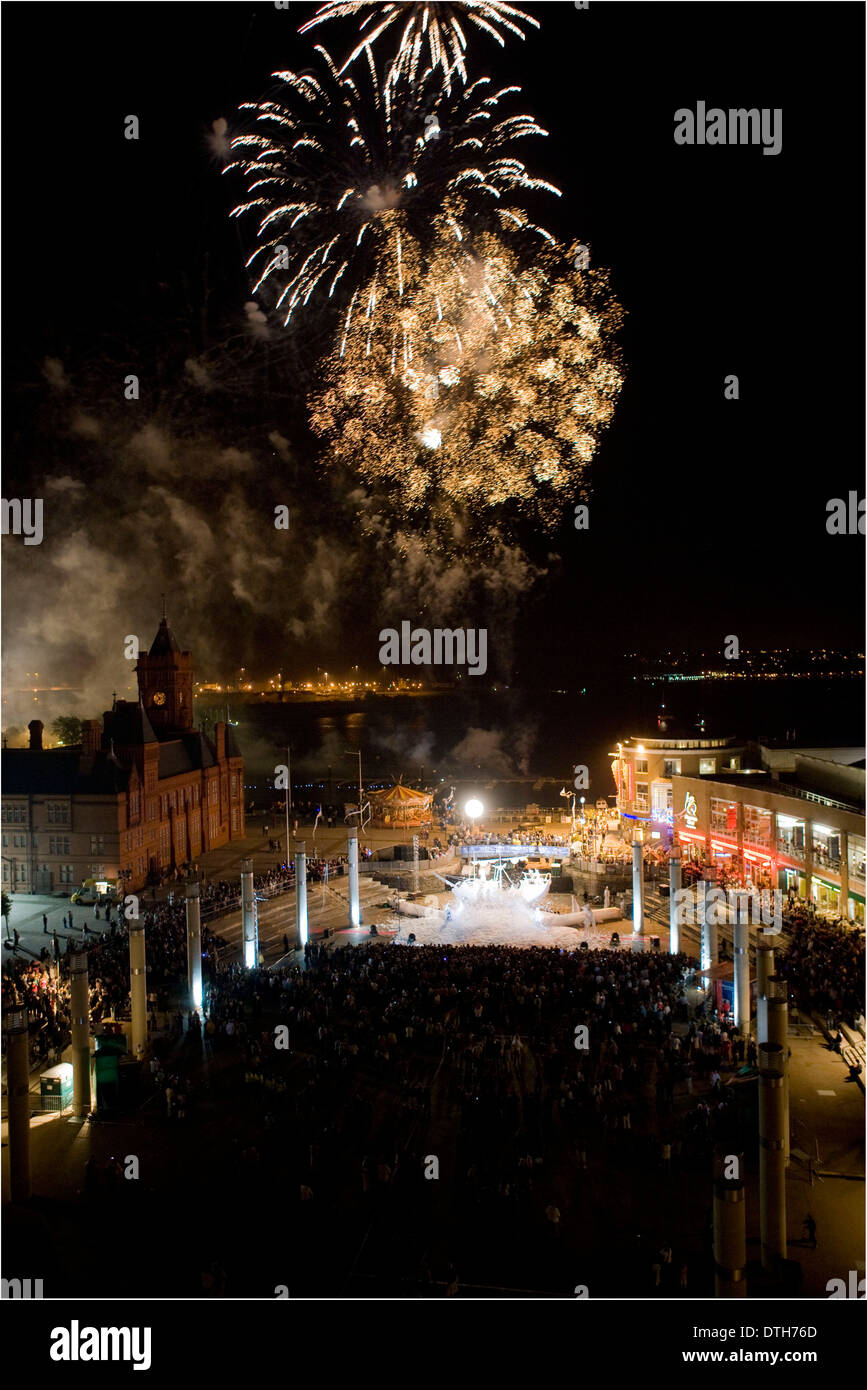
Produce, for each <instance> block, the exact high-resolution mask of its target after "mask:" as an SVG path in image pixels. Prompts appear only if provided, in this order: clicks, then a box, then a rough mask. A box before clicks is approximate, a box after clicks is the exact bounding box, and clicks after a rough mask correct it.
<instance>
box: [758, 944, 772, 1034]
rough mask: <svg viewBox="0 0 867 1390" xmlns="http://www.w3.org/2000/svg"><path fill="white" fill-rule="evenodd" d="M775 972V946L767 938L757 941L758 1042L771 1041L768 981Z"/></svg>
mask: <svg viewBox="0 0 867 1390" xmlns="http://www.w3.org/2000/svg"><path fill="white" fill-rule="evenodd" d="M773 973H774V948H773V946H771V945H770V944H769V943H768V941H767V938H764V939H763V937H762V933H761V932H759V939H758V941H757V942H756V1042H760V1043H763V1042H769V1041H770V1039H769V1038H768V981H769V980H770V978H771V976H772V975H773Z"/></svg>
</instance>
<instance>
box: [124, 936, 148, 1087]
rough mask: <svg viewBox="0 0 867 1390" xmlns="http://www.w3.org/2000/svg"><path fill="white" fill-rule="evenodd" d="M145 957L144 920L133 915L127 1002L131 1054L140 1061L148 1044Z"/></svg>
mask: <svg viewBox="0 0 867 1390" xmlns="http://www.w3.org/2000/svg"><path fill="white" fill-rule="evenodd" d="M147 978H148V977H147V958H146V951H145V929H144V922H143V921H142V919H141V918H140V917H133V918H131V920H130V924H129V1002H130V1012H131V1014H132V1030H131V1031H132V1039H131V1041H132V1055H133V1057H135V1058H136V1060H137V1061H139V1062H140V1061H141V1060H142V1058H143V1057H144V1055H145V1052H146V1051H147V1045H148V989H147Z"/></svg>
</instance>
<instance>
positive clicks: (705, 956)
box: [695, 878, 720, 989]
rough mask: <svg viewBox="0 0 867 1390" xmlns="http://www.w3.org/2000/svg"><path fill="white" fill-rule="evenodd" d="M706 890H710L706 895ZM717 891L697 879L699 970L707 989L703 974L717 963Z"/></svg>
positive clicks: (703, 880) (705, 976)
mask: <svg viewBox="0 0 867 1390" xmlns="http://www.w3.org/2000/svg"><path fill="white" fill-rule="evenodd" d="M708 888H710V889H711V891H710V893H708ZM719 891H720V890H719V889H716V888H714V887H713V885H711V884H708V883H707V882H706V881H705V879H703V878H702V879H699V881H698V883H697V884H696V885H695V895H696V912H697V916H698V920H699V924H700V926H701V969H702V972H703V973H702V980H703V981H704V982H705V983H704V988H705V989H706V988H707V975H706V973H705V972H707V971H708V970H710V969H711V968H712V967H713V966H714V965H716V963H717V959H718V950H717V924H716V905H717V902H718V898H717V896H716V895H717V893H718V892H719Z"/></svg>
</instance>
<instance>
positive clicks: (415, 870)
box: [412, 835, 419, 893]
mask: <svg viewBox="0 0 867 1390" xmlns="http://www.w3.org/2000/svg"><path fill="white" fill-rule="evenodd" d="M418 890H419V881H418V836H417V835H413V837H412V891H413V892H414V893H417V892H418Z"/></svg>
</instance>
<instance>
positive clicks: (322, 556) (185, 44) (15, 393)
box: [4, 0, 864, 712]
mask: <svg viewBox="0 0 867 1390" xmlns="http://www.w3.org/2000/svg"><path fill="white" fill-rule="evenodd" d="M527 9H528V10H529V11H530V12H532V13H534V14H536V15H537V17H539V18H540V19H541V20H542V29H541V31H540V32H538V33H537V32H531V33H530V36H529V37H528V39H527V40H526V42H524V43H521V42H520V41H518V40H516V39H515V40H512V41H510V42H509V43H508V44H507V47H506V49H505V51H502V52H501V51H500V50H499V49H496V48H495V46H494V44H493V42H492V41H489V40H487V39H486V38H485V37H484V36H483V35H477V36H474V38H473V40H472V42H471V58H470V62H471V64H472V69H471V70H472V71H474V72H476V71H490V72H492V73H493V75H494V76H495V77H501V78H504V79H509V80H512V81H516V82H520V83H521V84H522V86H523V88H524V92H525V98H526V109H529V110H531V111H533V113H534V114H535V115H536V116H537V117H538V119H539V120H540V122H541V124H542V125H543V126H545V127H546V128H547V129H548V130H549V131H550V132H551V137H550V139H549V140H548V141H539V142H533V143H532V148H531V146H530V142H527V146H526V149H525V151H524V157H525V159H526V160H527V163H528V165H529V166H530V167H531V168H532V169H533V171H534V172H537V173H539V174H541V175H542V176H544V177H548V178H550V179H552V180H553V181H554V182H555V183H556V184H558V185H559V186H560V187H561V188H562V189H563V190H564V197H563V198H562V200H561V201H560V202H559V204H557V206H556V207H554V208H552V209H547V210H546V221H547V223H548V225H549V226H551V228H552V230H554V231H555V232H557V233H560V234H562V236H563V237H564V239H566V240H567V241H568V240H572V239H573V238H579V239H580V240H582V241H584V242H586V243H588V244H589V245H590V246H591V249H592V258H593V263H594V264H596V265H604V266H606V267H608V268H609V270H610V274H611V278H612V284H613V287H614V289H615V292H616V294H617V296H618V298H619V299H620V301H621V303H622V304H623V306H624V308H625V309H626V310H627V315H628V316H627V319H626V323H625V327H624V330H623V334H622V348H623V354H624V360H625V364H626V372H627V381H626V386H625V388H624V391H623V393H622V396H621V399H620V402H619V404H618V406H617V409H616V413H615V418H614V423H613V425H612V427H611V428H610V430H609V432H608V434H607V436H606V437H605V440H604V443H603V445H602V448H601V449H600V451H599V453H598V456H597V459H596V461H595V463H594V465H593V474H592V478H593V487H594V494H593V500H592V503H591V525H590V530H589V531H588V532H580V533H579V532H576V531H575V530H574V529H573V528H572V525H571V517H569V516H567V517H566V518H565V521H564V526H563V528H562V531H561V532H560V534H559V535H558V536H557V537H555V538H554V540H553V542H552V541H551V540H550V539H548V538H544V537H540V536H535V535H528V536H526V537H523V538H522V543H523V545H524V549H525V551H526V554H527V556H528V557H529V559H530V561H531V562H532V563H534V564H536V565H538V566H539V567H541V568H543V569H545V570H546V571H547V574H546V576H545V577H543V578H540V579H539V580H538V581H537V582H536V584H535V586H534V585H532V584H531V582H530V581H529V579H527V578H525V577H522V571H521V568H520V566H517V567H516V569H515V572H514V575H513V576H512V577H511V578H510V580H509V582H508V584H506V585H505V589H506V592H504V594H503V595H501V597H500V599H499V600H498V604H497V605H495V606H493V607H492V608H491V609H490V611H488V612H486V611H485V609H484V604H482V606H481V608H478V609H477V611H476V612H475V613H474V614H471V613H468V614H467V619H468V621H469V620H470V618H471V616H474V617H475V618H476V620H478V621H480V622H483V621H484V620H485V619H487V620H488V621H489V622H490V625H491V626H492V627H500V629H501V630H503V631H505V628H506V627H507V626H508V625H509V624H510V623H511V625H512V626H511V640H512V641H513V642H514V646H510V647H509V652H508V654H506V655H505V659H504V663H503V665H502V666H501V673H503V672H507V673H508V674H510V675H511V676H512V677H513V678H515V679H517V680H518V681H521V680H522V679H523V680H531V679H548V678H549V677H554V676H557V677H558V678H560V677H563V678H565V679H566V680H568V679H573V678H574V679H577V678H578V677H580V676H581V674H582V671H583V670H584V669H586V666H587V663H588V662H594V661H597V660H601V659H607V658H614V657H617V656H619V654H620V653H622V652H624V651H627V650H631V649H634V648H636V647H638V648H640V649H641V650H648V651H652V650H656V649H662V648H665V647H681V646H683V645H685V644H686V643H687V642H689V643H691V644H692V645H693V646H702V647H707V648H713V647H714V646H719V645H721V643H722V639H723V637H724V635H726V634H729V633H735V634H737V635H738V636H739V638H740V640H741V642H742V644H743V645H747V646H750V645H755V646H761V647H778V646H786V645H790V644H791V645H797V646H800V647H807V646H836V645H839V646H844V647H847V648H848V647H858V646H859V644H860V641H861V631H862V606H861V605H862V598H861V596H862V592H863V539H862V538H860V537H856V536H851V537H850V536H841V537H837V536H834V537H831V536H829V535H828V534H827V533H826V528H825V520H826V510H825V504H826V502H827V500H828V499H829V498H831V497H835V496H840V497H846V495H847V493H848V491H849V490H851V489H855V490H857V492H858V495H859V497H860V496H863V493H864V480H863V463H862V459H863V440H862V419H863V379H864V360H863V346H862V344H863V302H864V294H863V289H864V287H863V249H862V248H863V234H864V220H863V213H864V200H863V176H862V170H863V119H862V109H863V97H864V93H863V74H862V56H863V25H864V14H863V9H862V7H860V6H856V5H851V4H846V5H843V4H840V5H837V4H823V5H821V6H805V5H797V6H782V5H779V4H773V5H764V4H729V5H722V4H677V5H664V4H661V5H657V4H648V3H645V4H639V5H633V4H616V5H615V4H603V3H593V4H591V6H590V9H589V10H588V11H586V12H579V11H576V9H575V8H574V6H573V5H572V4H571V3H566V0H563V3H547V4H542V5H529V6H527ZM313 10H314V6H312V5H307V4H296V5H293V6H292V7H291V10H290V11H289V12H288V13H287V12H282V11H277V10H275V9H274V7H273V6H272V5H269V4H252V5H240V4H239V5H236V4H220V5H202V4H196V5H185V4H173V5H135V4H126V5H93V6H90V5H74V6H73V5H38V6H37V5H15V6H8V7H7V8H6V10H5V29H6V33H5V38H6V53H7V70H6V209H7V217H6V226H5V231H6V237H5V246H4V249H5V270H6V277H5V289H6V315H5V328H6V334H5V348H6V401H5V406H6V409H5V425H6V437H5V443H6V481H5V486H4V495H5V496H7V497H8V496H16V495H34V496H44V497H45V498H46V523H45V541H44V543H43V545H42V547H39V548H38V549H37V548H30V549H29V550H25V549H24V548H23V546H22V545H21V542H20V541H15V542H13V543H12V544H11V545H10V544H8V543H7V546H6V547H4V554H5V558H6V563H7V603H6V632H5V636H6V650H7V661H8V662H9V663H10V664H9V666H8V667H7V680H10V679H11V680H12V684H13V685H14V684H17V676H18V672H19V669H24V668H25V666H26V668H27V669H30V665H31V664H33V663H34V662H35V661H36V659H37V658H38V659H39V660H41V661H42V666H43V668H45V667H48V668H50V669H49V674H50V676H51V677H52V678H53V679H55V680H58V681H61V680H68V681H71V682H72V683H77V682H80V683H84V684H85V685H89V683H90V680H91V677H92V676H94V675H97V674H98V681H97V682H95V685H98V687H99V688H100V689H104V688H105V686H106V676H108V679H114V680H115V681H117V680H118V679H119V673H122V670H123V663H122V660H121V642H122V638H123V635H124V634H126V633H129V632H136V631H141V632H142V634H143V636H144V637H145V638H147V639H148V640H149V639H150V636H151V635H152V631H153V629H154V628H155V626H156V621H157V619H158V617H159V595H160V592H161V590H163V589H166V590H168V593H169V599H168V602H169V607H170V613H171V615H172V616H173V621H174V625H175V626H176V628H177V629H178V631H179V635H180V636H181V637H182V640H183V641H184V645H193V646H194V649H195V648H196V647H198V650H197V663H196V664H197V670H199V671H201V672H203V671H204V668H205V667H207V666H210V667H211V668H212V669H213V671H214V673H215V674H216V671H217V670H218V669H219V670H221V671H224V670H229V671H230V670H232V669H234V668H235V667H236V666H237V665H239V664H241V663H242V662H243V663H245V664H247V665H248V666H250V667H252V668H254V669H256V670H259V671H263V672H265V671H267V670H268V669H269V666H270V665H271V664H274V665H275V667H276V665H277V664H281V665H283V666H284V669H285V668H286V667H287V666H288V667H289V668H291V669H294V670H295V671H296V672H297V673H298V674H300V673H301V670H302V669H306V670H308V671H309V670H311V669H312V667H313V664H314V663H315V662H317V661H320V660H323V659H326V660H330V661H331V662H335V661H338V660H343V661H345V663H346V665H347V667H348V665H349V663H350V662H352V661H359V662H361V663H362V664H364V665H366V666H367V667H369V668H370V669H373V667H374V666H375V659H374V657H375V647H376V632H377V631H378V629H379V628H380V627H381V626H385V625H387V624H388V623H390V622H391V621H392V620H394V621H395V622H399V620H400V619H401V618H403V617H413V616H415V615H414V613H413V611H411V610H410V611H407V610H406V609H404V610H402V611H398V609H397V608H396V607H394V606H393V604H392V605H391V606H389V604H388V603H383V602H382V600H381V598H380V589H379V587H378V580H379V579H380V578H381V577H382V575H383V574H384V573H385V572H386V571H387V569H388V565H389V563H390V562H389V557H388V556H383V555H380V556H379V557H370V556H367V557H363V558H360V557H359V556H358V555H357V554H355V553H354V548H353V539H352V518H351V513H350V511H348V510H346V505H345V503H344V502H342V501H339V500H335V497H334V495H333V491H334V489H333V488H331V487H330V486H329V482H328V480H323V479H322V478H321V477H320V476H319V474H318V473H317V471H316V467H315V457H314V455H315V447H314V444H313V441H312V440H311V438H310V436H309V435H308V434H307V431H306V426H305V418H304V409H303V393H304V388H305V384H309V379H310V370H311V366H312V364H313V363H314V362H315V355H316V351H317V348H318V347H319V342H318V340H317V327H316V323H315V322H312V323H310V322H308V323H306V324H305V329H304V333H303V336H302V337H300V338H299V339H296V340H291V341H286V340H285V339H283V338H278V337H274V338H273V339H272V341H271V342H270V343H269V344H268V348H267V351H265V352H263V351H262V349H261V345H257V344H255V343H252V342H251V341H249V340H246V339H245V338H244V304H245V302H246V301H247V300H248V299H249V298H250V295H249V289H248V286H247V284H246V280H245V273H244V271H243V258H244V254H245V249H246V246H247V243H246V242H245V241H244V240H243V230H240V229H239V228H238V225H237V224H236V223H230V222H229V220H228V216H227V214H228V211H229V209H230V208H231V207H232V206H233V203H234V201H235V200H236V198H237V195H238V193H239V192H240V189H239V187H238V185H235V186H234V187H233V188H229V187H228V180H227V179H223V178H221V177H220V174H219V168H220V165H219V161H218V160H217V159H216V158H215V157H214V155H213V153H212V151H211V149H210V148H209V145H208V134H209V131H210V128H211V123H212V122H213V121H214V120H215V119H217V118H219V117H221V116H224V117H226V118H227V119H228V120H229V121H230V128H231V121H232V118H233V113H234V112H235V110H236V108H237V106H238V104H239V103H240V102H241V101H244V100H250V99H254V98H256V97H258V96H260V95H261V94H262V93H263V92H264V91H265V89H266V88H267V87H268V86H269V85H270V84H269V74H270V73H271V72H272V71H274V70H275V69H277V68H280V67H287V66H298V67H301V66H304V65H305V64H304V54H305V53H306V52H309V51H311V47H312V44H311V36H306V37H304V38H301V37H299V36H298V35H297V33H296V29H297V27H298V25H299V24H300V23H302V22H303V21H305V20H306V19H307V18H309V17H310V16H311V15H312V13H313ZM354 32H355V27H354V25H353V24H352V23H351V22H350V23H348V24H340V25H338V24H332V25H328V26H325V27H323V29H322V30H320V31H319V41H320V42H323V43H325V44H326V45H327V46H329V47H330V48H331V49H332V51H334V52H335V54H343V53H345V52H347V51H348V43H349V39H350V37H351V35H352V34H354ZM15 55H20V57H15ZM699 100H702V101H705V102H706V103H707V105H708V106H714V105H719V106H721V107H724V108H728V107H730V106H731V107H751V106H757V107H760V108H761V107H781V108H782V110H783V126H782V129H783V148H782V153H781V154H779V155H777V156H767V155H763V154H762V152H761V149H760V148H756V147H750V146H747V147H731V148H726V147H704V148H701V147H695V148H682V147H679V146H677V145H675V143H674V140H673V129H674V120H673V117H674V112H675V110H677V109H678V108H680V107H685V106H686V107H694V106H695V104H696V102H698V101H699ZM128 113H135V114H136V115H138V117H139V119H140V122H141V138H140V140H139V141H138V142H131V141H126V140H124V138H123V121H124V117H125V116H126V115H127V114H128ZM221 344H226V354H227V356H226V361H227V363H228V364H229V368H230V369H229V370H227V371H226V378H227V380H226V381H225V383H224V385H223V387H222V388H221V389H218V390H215V391H211V392H206V393H204V394H203V393H202V392H201V391H197V390H196V389H195V388H194V383H192V382H191V381H190V379H189V375H187V376H186V377H185V375H184V363H185V361H186V360H187V359H190V358H194V359H199V358H200V357H201V356H202V355H203V354H204V355H206V356H207V357H208V359H209V360H212V361H214V360H216V359H217V357H218V356H219V354H220V351H221ZM47 358H54V359H57V360H58V361H59V362H60V363H62V364H63V373H62V376H61V378H60V379H59V380H58V378H57V376H56V374H55V377H54V379H53V383H52V382H51V381H49V380H47V379H46V374H45V368H44V364H45V361H46V359H47ZM131 371H134V372H137V373H139V374H140V376H141V380H142V399H141V400H140V401H139V402H138V403H136V404H132V403H126V402H124V401H123V399H122V379H123V376H124V375H125V374H126V373H127V372H131ZM729 373H736V374H737V375H738V377H739V379H740V393H741V399H740V400H739V401H737V402H728V401H725V400H724V398H723V381H724V378H725V376H726V375H727V374H729ZM50 374H51V372H50V370H49V375H50ZM229 379H230V380H229ZM142 432H144V433H142ZM275 433H276V435H277V436H278V442H277V443H276V444H275V442H274V440H273V438H271V439H270V440H269V435H271V436H273V435H274V434H275ZM133 436H135V437H136V438H135V440H134V439H133ZM52 480H53V481H52ZM82 484H83V486H82ZM281 489H282V490H281ZM287 490H288V491H287ZM284 493H286V496H287V500H288V501H290V502H291V504H292V506H293V510H295V508H296V507H297V508H298V511H297V512H296V515H300V516H301V517H303V526H302V525H300V524H299V526H298V527H297V528H296V530H295V531H294V532H293V537H292V541H293V545H295V546H297V547H298V549H296V550H294V551H293V552H292V554H291V555H290V556H289V558H288V559H287V558H286V557H285V556H284V558H283V559H282V560H281V558H280V556H279V553H278V552H277V551H276V550H275V549H274V540H273V536H270V535H266V534H265V529H264V528H265V527H266V526H267V520H266V521H265V522H260V521H259V520H257V512H256V508H257V507H259V508H260V509H264V511H266V512H267V509H268V507H270V506H273V503H274V502H275V501H280V500H281V498H282V497H283V496H284ZM209 530H210V534H208V532H209ZM245 557H246V558H245ZM34 580H35V582H34ZM391 583H392V591H395V590H396V591H397V592H400V583H399V581H398V579H397V577H396V576H394V575H393V576H392V581H391ZM509 584H511V589H509ZM434 587H435V586H434ZM430 612H431V615H432V616H436V612H435V606H434V607H433V608H431V610H430ZM203 647H204V648H205V650H204V651H203V650H202V648H203ZM287 651H288V652H289V653H290V655H289V656H287ZM97 666H98V667H99V670H98V672H96V671H95V670H94V668H95V667H97ZM82 712H83V711H82Z"/></svg>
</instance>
